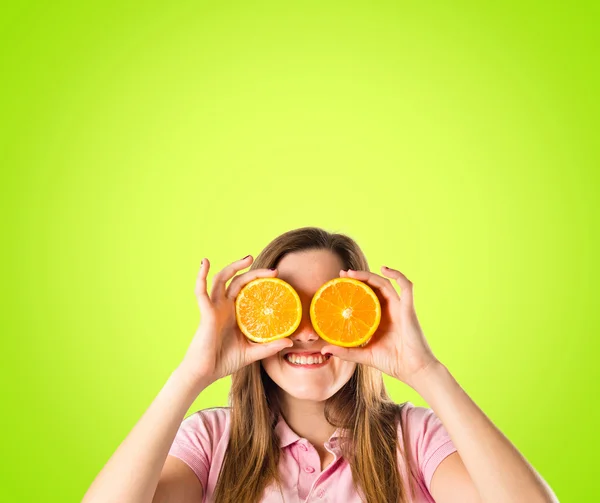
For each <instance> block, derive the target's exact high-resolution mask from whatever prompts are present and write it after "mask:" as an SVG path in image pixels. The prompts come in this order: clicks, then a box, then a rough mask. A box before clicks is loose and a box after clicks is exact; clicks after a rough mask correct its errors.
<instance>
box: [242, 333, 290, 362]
mask: <svg viewBox="0 0 600 503" xmlns="http://www.w3.org/2000/svg"><path fill="white" fill-rule="evenodd" d="M293 345H294V342H293V341H292V340H291V339H288V338H287V337H286V338H285V339H279V340H276V341H272V342H267V343H260V342H258V343H252V342H251V343H250V349H249V350H248V354H249V356H250V359H251V360H252V361H253V362H255V361H256V360H262V359H264V358H268V357H269V356H273V355H276V354H277V353H279V351H282V350H283V349H285V348H291V347H292V346H293Z"/></svg>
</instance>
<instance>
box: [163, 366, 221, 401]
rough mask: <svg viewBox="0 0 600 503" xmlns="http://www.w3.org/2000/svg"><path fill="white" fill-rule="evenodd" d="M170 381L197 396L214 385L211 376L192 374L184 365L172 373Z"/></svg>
mask: <svg viewBox="0 0 600 503" xmlns="http://www.w3.org/2000/svg"><path fill="white" fill-rule="evenodd" d="M170 380H173V381H175V382H177V384H178V385H179V386H181V387H183V388H184V389H186V390H187V391H189V392H190V393H193V394H195V395H196V396H197V395H199V394H200V393H201V392H202V391H203V390H204V389H206V388H207V387H208V386H210V385H211V384H212V383H213V379H211V378H210V376H208V375H205V374H198V373H197V372H192V371H190V370H189V369H188V368H187V367H186V366H185V365H184V364H183V363H181V364H180V365H179V366H178V367H177V368H176V369H175V370H174V371H173V372H172V373H171V376H170Z"/></svg>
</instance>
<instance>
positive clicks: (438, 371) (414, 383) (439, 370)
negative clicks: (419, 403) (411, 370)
mask: <svg viewBox="0 0 600 503" xmlns="http://www.w3.org/2000/svg"><path fill="white" fill-rule="evenodd" d="M446 373H448V369H447V368H446V366H445V365H444V364H443V363H442V362H440V361H439V360H437V359H435V360H432V361H431V362H430V363H429V364H427V365H426V366H425V367H423V368H422V369H421V370H419V371H418V372H416V373H415V374H414V375H412V376H411V377H410V379H408V381H407V383H406V384H408V385H409V386H410V387H411V388H412V389H414V390H415V391H416V392H417V393H419V394H420V395H423V393H425V392H426V391H427V390H428V389H429V388H431V386H432V385H433V384H434V383H435V382H436V381H438V380H439V379H440V378H442V376H443V375H444V374H446Z"/></svg>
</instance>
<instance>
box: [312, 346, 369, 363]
mask: <svg viewBox="0 0 600 503" xmlns="http://www.w3.org/2000/svg"><path fill="white" fill-rule="evenodd" d="M326 353H329V354H331V355H333V356H336V357H337V358H340V359H342V360H346V361H349V362H354V363H363V364H367V360H366V356H367V355H366V353H365V350H364V348H345V347H342V346H324V347H323V348H321V354H322V355H324V354H326Z"/></svg>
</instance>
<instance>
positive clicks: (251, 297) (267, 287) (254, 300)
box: [235, 278, 302, 343]
mask: <svg viewBox="0 0 600 503" xmlns="http://www.w3.org/2000/svg"><path fill="white" fill-rule="evenodd" d="M235 318H236V321H237V324H238V327H239V328H240V330H241V331H242V333H243V334H244V335H245V336H246V337H248V339H250V340H252V341H254V342H263V343H264V342H271V341H275V340H277V339H283V338H284V337H288V336H289V335H291V334H292V333H294V331H295V330H296V328H298V326H299V325H300V321H301V320H302V303H301V302H300V297H299V295H298V293H297V292H296V290H294V288H293V287H292V286H291V285H290V284H289V283H287V282H285V281H283V280H282V279H279V278H257V279H255V280H252V281H250V282H249V283H248V284H246V285H244V287H243V288H242V290H241V291H240V293H239V294H238V296H237V297H236V298H235Z"/></svg>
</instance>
